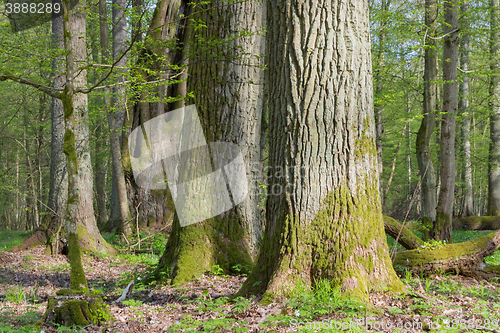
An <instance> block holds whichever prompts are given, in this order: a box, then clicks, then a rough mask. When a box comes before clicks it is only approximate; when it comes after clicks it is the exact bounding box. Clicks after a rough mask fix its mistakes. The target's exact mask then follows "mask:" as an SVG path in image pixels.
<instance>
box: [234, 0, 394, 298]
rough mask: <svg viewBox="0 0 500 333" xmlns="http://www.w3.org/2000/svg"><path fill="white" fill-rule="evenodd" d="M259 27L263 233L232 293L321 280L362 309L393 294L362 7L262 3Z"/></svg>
mask: <svg viewBox="0 0 500 333" xmlns="http://www.w3.org/2000/svg"><path fill="white" fill-rule="evenodd" d="M296 22H300V24H297V23H296ZM267 26H268V29H267V34H266V38H267V63H268V66H267V68H268V70H269V73H268V75H269V83H268V86H269V113H270V117H269V123H270V124H271V126H270V131H269V140H270V147H269V166H270V183H269V189H270V190H269V196H268V199H267V208H266V214H267V219H266V229H265V235H264V244H263V249H262V251H261V252H260V253H261V254H260V256H259V260H258V262H257V265H256V267H255V269H254V270H253V271H252V274H251V275H250V276H249V278H248V279H247V280H246V281H245V283H244V285H243V287H242V289H241V290H240V292H239V293H240V294H243V295H245V294H248V293H256V292H260V291H263V290H266V291H267V295H269V296H271V295H272V294H281V293H286V292H287V291H289V290H290V289H292V288H293V286H294V285H295V284H296V283H298V282H299V281H302V282H303V283H305V284H309V285H311V284H314V283H315V282H317V281H318V280H319V279H329V280H331V281H332V283H333V284H335V285H338V286H341V287H342V290H343V291H344V292H347V293H350V294H351V295H353V296H354V297H358V298H362V299H365V300H366V299H367V298H368V292H369V290H371V289H372V288H374V289H378V288H380V287H381V286H382V285H385V286H387V287H388V288H390V289H391V290H393V291H394V292H398V291H401V290H402V289H403V286H402V284H401V282H400V281H399V279H398V277H397V276H396V274H395V272H394V270H393V268H392V264H391V261H390V258H389V253H388V247H387V243H386V236H385V233H384V225H383V221H382V210H381V204H380V195H379V192H378V187H379V185H378V178H379V177H378V176H379V172H378V165H377V150H376V145H375V126H374V125H375V124H374V112H373V95H372V94H373V90H372V72H371V70H372V66H371V58H370V40H369V28H370V27H369V21H368V2H367V1H362V0H360V1H351V2H348V3H345V2H343V3H340V2H339V3H337V2H331V1H314V2H313V1H305V2H304V1H296V0H292V1H284V0H280V1H276V0H269V1H267ZM264 297H265V298H266V295H265V296H264Z"/></svg>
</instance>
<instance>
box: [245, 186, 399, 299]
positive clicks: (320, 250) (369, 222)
mask: <svg viewBox="0 0 500 333" xmlns="http://www.w3.org/2000/svg"><path fill="white" fill-rule="evenodd" d="M376 198H378V192H377V185H375V184H374V183H373V182H371V183H370V184H369V185H367V186H366V190H365V191H359V193H358V194H357V196H354V195H353V193H352V192H351V191H349V189H348V187H347V186H340V187H338V188H337V189H336V190H335V191H332V192H330V193H329V194H328V196H327V197H326V198H325V200H324V201H323V203H322V208H321V209H320V211H319V212H317V213H316V216H315V217H314V218H313V219H312V221H310V222H308V223H305V222H304V221H301V220H300V219H299V218H298V217H294V216H290V215H288V214H287V209H286V208H283V210H282V214H281V216H283V217H282V219H283V220H282V221H278V222H277V223H276V226H277V227H276V228H277V229H276V231H275V232H274V233H273V234H272V235H271V236H269V234H268V233H266V238H265V239H264V243H263V250H262V251H261V255H260V257H259V261H258V263H257V265H256V268H255V269H254V270H253V271H252V274H250V276H249V277H248V279H247V280H246V281H245V283H244V284H243V286H242V288H241V289H240V291H239V292H238V295H241V296H247V295H249V294H261V293H262V292H264V294H263V298H262V300H261V302H262V303H264V304H265V303H266V302H268V301H269V300H270V299H272V298H274V297H280V296H287V294H288V293H289V292H292V291H293V290H294V288H295V286H296V285H297V284H298V283H302V284H303V285H309V286H314V284H315V283H317V282H318V281H320V280H321V279H326V280H330V281H331V283H332V284H334V285H336V286H339V287H341V290H342V292H343V293H345V294H349V295H350V296H351V297H353V298H356V299H359V300H361V301H365V302H368V295H369V292H370V291H371V290H390V291H391V292H393V293H399V292H402V291H404V286H403V284H402V283H401V281H400V280H399V278H398V277H397V275H396V274H395V272H394V270H393V269H392V265H391V261H390V258H389V252H388V247H387V242H386V237H385V234H384V230H383V226H382V214H381V213H380V211H381V209H380V205H379V204H378V203H377V202H376Z"/></svg>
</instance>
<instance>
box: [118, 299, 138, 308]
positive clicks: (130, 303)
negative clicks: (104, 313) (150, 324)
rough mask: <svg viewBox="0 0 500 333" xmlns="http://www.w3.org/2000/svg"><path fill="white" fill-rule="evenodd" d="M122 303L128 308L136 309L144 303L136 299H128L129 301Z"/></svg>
mask: <svg viewBox="0 0 500 333" xmlns="http://www.w3.org/2000/svg"><path fill="white" fill-rule="evenodd" d="M122 303H123V304H125V305H126V306H131V307H136V306H141V305H142V301H136V300H135V299H127V300H125V301H123V302H122Z"/></svg>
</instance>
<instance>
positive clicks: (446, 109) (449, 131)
mask: <svg viewBox="0 0 500 333" xmlns="http://www.w3.org/2000/svg"><path fill="white" fill-rule="evenodd" d="M444 7H445V12H444V17H445V24H444V29H443V30H444V33H445V34H446V37H445V38H444V48H443V80H444V84H443V118H442V122H441V188H440V191H439V203H438V207H437V209H436V220H435V221H434V226H433V228H432V232H431V238H435V239H441V240H446V241H448V242H449V243H451V242H452V234H451V227H452V225H451V219H452V215H453V201H454V199H455V117H456V114H457V109H458V83H457V66H458V45H459V41H460V39H459V37H458V10H459V6H458V1H457V0H446V1H445V2H444Z"/></svg>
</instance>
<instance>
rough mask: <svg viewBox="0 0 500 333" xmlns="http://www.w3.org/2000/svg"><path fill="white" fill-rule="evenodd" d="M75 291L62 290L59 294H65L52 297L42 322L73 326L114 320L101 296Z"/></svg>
mask: <svg viewBox="0 0 500 333" xmlns="http://www.w3.org/2000/svg"><path fill="white" fill-rule="evenodd" d="M74 293H75V292H73V291H70V290H61V291H59V292H58V293H57V294H58V295H61V294H62V295H64V296H62V295H61V296H55V297H50V298H49V300H48V305H47V310H46V311H45V314H44V316H43V318H42V320H41V323H42V324H45V325H49V326H55V325H63V326H70V327H71V326H88V325H91V324H96V325H101V324H103V323H105V322H108V321H111V320H113V317H112V316H111V313H110V312H109V308H108V305H106V304H104V302H103V301H102V298H101V297H99V296H95V295H92V296H89V295H82V293H81V292H80V293H79V294H80V295H74ZM76 293H78V292H76ZM71 294H73V295H71Z"/></svg>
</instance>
